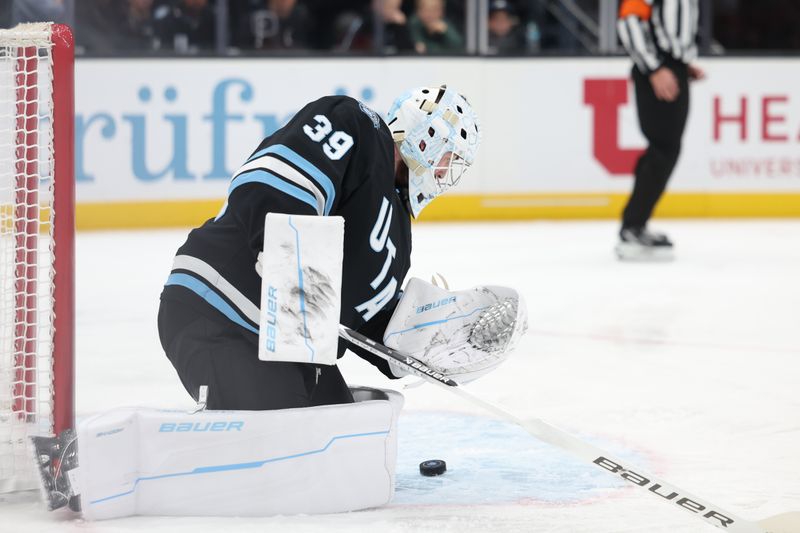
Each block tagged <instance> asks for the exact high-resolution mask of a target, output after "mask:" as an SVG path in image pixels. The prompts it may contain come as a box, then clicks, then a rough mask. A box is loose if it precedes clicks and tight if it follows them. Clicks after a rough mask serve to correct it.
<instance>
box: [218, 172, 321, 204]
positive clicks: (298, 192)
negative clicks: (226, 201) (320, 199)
mask: <svg viewBox="0 0 800 533" xmlns="http://www.w3.org/2000/svg"><path fill="white" fill-rule="evenodd" d="M247 183H263V184H264V185H269V186H270V187H275V188H276V189H278V190H279V191H281V192H284V193H286V194H288V195H289V196H293V197H295V198H297V199H298V200H300V201H301V202H303V203H306V204H308V205H310V206H311V209H313V210H314V212H315V213H319V211H317V209H318V208H319V207H318V206H317V199H316V198H315V197H314V195H313V194H311V193H310V192H308V191H306V190H305V189H302V188H300V187H298V186H296V185H292V184H291V183H288V182H285V181H283V180H282V179H280V178H279V177H278V176H276V175H275V174H273V173H271V172H267V171H266V170H262V169H260V168H256V169H253V170H248V171H247V172H242V173H241V174H239V175H238V176H236V177H235V178H233V181H231V185H230V187H229V188H228V196H229V197H230V195H231V194H232V193H233V191H234V189H236V188H237V187H240V186H242V185H245V184H247Z"/></svg>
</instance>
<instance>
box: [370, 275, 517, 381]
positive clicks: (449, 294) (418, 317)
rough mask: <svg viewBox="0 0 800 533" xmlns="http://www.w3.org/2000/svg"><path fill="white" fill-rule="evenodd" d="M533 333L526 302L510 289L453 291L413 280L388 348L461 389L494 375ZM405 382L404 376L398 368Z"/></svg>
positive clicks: (386, 340)
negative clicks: (529, 329) (529, 332)
mask: <svg viewBox="0 0 800 533" xmlns="http://www.w3.org/2000/svg"><path fill="white" fill-rule="evenodd" d="M527 327H528V323H527V312H526V309H525V302H524V300H523V299H522V297H521V296H520V294H519V293H518V292H517V291H516V290H514V289H511V288H509V287H500V286H491V285H490V286H486V287H473V288H471V289H468V290H464V291H448V290H446V289H443V288H441V287H437V286H436V285H432V284H430V283H427V282H425V281H423V280H421V279H419V278H411V279H410V280H409V282H408V284H407V285H406V288H405V291H404V292H403V295H402V297H401V298H400V302H399V303H398V304H397V308H396V309H395V310H394V313H393V314H392V318H391V319H390V320H389V325H388V326H387V327H386V332H385V334H384V338H383V340H384V344H385V345H386V346H388V347H389V348H393V349H395V350H397V351H399V352H401V353H404V354H406V355H410V356H411V357H414V358H416V359H418V360H420V361H421V362H423V363H425V364H426V365H428V366H429V367H431V368H432V369H433V370H436V371H438V372H441V373H442V374H444V375H445V376H447V377H448V378H451V379H454V380H455V381H457V382H459V383H466V382H468V381H472V380H474V379H477V378H479V377H481V376H482V375H484V374H486V373H488V372H490V371H491V370H494V369H495V368H496V367H497V366H498V365H499V364H500V363H502V362H503V361H505V359H506V358H507V357H508V355H509V354H510V353H511V350H512V349H513V347H514V345H515V344H516V342H517V340H518V339H519V337H520V336H522V334H523V333H524V332H525V330H526V329H527ZM392 372H393V373H394V374H395V375H396V376H397V377H401V376H402V375H405V374H404V373H403V372H402V371H401V370H399V369H398V368H396V367H394V366H392Z"/></svg>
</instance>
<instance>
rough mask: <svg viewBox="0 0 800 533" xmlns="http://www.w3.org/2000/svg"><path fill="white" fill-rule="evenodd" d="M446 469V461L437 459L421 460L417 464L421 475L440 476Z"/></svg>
mask: <svg viewBox="0 0 800 533" xmlns="http://www.w3.org/2000/svg"><path fill="white" fill-rule="evenodd" d="M446 471H447V463H445V462H444V461H441V460H439V459H431V460H429V461H422V462H421V463H420V464H419V473H420V474H422V475H423V476H441V475H442V474H444V473H445V472H446Z"/></svg>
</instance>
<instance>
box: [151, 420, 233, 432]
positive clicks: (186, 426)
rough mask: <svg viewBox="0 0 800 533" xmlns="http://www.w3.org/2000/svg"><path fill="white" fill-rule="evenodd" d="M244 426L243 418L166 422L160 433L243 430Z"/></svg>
mask: <svg viewBox="0 0 800 533" xmlns="http://www.w3.org/2000/svg"><path fill="white" fill-rule="evenodd" d="M243 427H244V422H243V421H242V420H235V421H231V422H225V421H218V422H164V423H163V424H161V426H159V428H158V432H159V433H185V432H192V433H205V432H207V431H241V430H242V428H243Z"/></svg>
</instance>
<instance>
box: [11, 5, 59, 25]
mask: <svg viewBox="0 0 800 533" xmlns="http://www.w3.org/2000/svg"><path fill="white" fill-rule="evenodd" d="M4 3H5V2H4ZM72 13H73V0H13V1H12V2H11V26H16V25H17V24H20V23H23V22H62V23H66V24H72Z"/></svg>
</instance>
